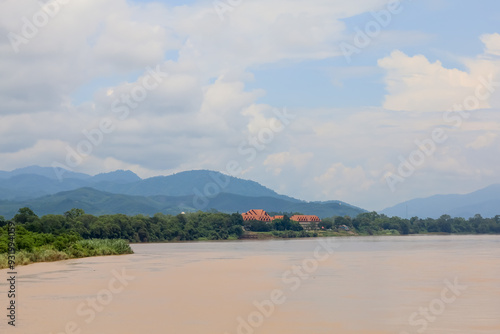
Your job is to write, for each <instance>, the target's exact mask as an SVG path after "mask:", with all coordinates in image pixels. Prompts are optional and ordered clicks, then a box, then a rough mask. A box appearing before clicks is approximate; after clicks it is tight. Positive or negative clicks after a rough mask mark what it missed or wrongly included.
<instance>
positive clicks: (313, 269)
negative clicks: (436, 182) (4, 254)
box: [0, 236, 500, 334]
mask: <svg viewBox="0 0 500 334" xmlns="http://www.w3.org/2000/svg"><path fill="white" fill-rule="evenodd" d="M325 245H326V246H325ZM333 245H334V246H335V247H333ZM329 247H330V248H329ZM132 248H133V249H134V251H135V254H133V255H124V256H113V257H101V258H88V259H79V260H70V261H62V262H57V263H43V264H34V265H30V266H26V267H19V268H18V273H19V275H18V276H19V281H18V291H19V296H18V304H19V312H18V319H17V322H18V326H17V327H16V329H15V331H13V330H12V329H11V328H8V326H7V325H6V321H4V320H3V321H2V322H1V323H0V329H1V330H0V332H1V333H4V332H8V333H10V332H13V333H14V332H16V333H54V334H55V333H58V334H59V333H73V332H75V333H76V330H80V333H109V334H111V333H121V334H122V333H143V332H151V333H160V332H161V333H164V332H166V333H183V334H190V333H220V334H224V333H228V334H233V333H245V334H251V333H262V334H267V333H269V334H270V333H284V332H286V333H292V334H294V333H340V334H344V333H345V334H347V333H349V334H350V333H366V334H368V333H369V334H375V333H384V334H385V333H397V334H399V333H407V334H413V333H481V334H483V333H484V334H490V333H496V334H497V333H500V237H497V236H409V237H351V238H330V239H303V240H270V241H245V242H241V241H236V242H214V243H209V242H203V243H176V244H135V245H133V246H132ZM329 250H330V251H331V253H332V254H330V253H329V252H328V251H329ZM5 275H6V270H2V271H0V277H2V280H1V282H0V289H1V291H5V288H6V283H4V282H5V280H4V279H3V277H5ZM117 275H118V276H117ZM120 275H121V276H122V277H121V280H120ZM123 277H126V279H124V278H123ZM122 281H123V282H122ZM273 293H274V295H273ZM277 296H279V298H278V297H277ZM6 301H7V296H6V293H5V292H2V293H1V295H0V306H1V307H2V308H3V307H4V305H6Z"/></svg>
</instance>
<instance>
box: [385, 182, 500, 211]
mask: <svg viewBox="0 0 500 334" xmlns="http://www.w3.org/2000/svg"><path fill="white" fill-rule="evenodd" d="M406 212H408V218H410V217H413V216H418V217H420V218H427V217H429V218H439V217H440V216H442V215H444V214H448V215H450V216H452V217H464V218H469V217H472V216H474V215H475V214H481V215H482V216H483V217H493V216H496V215H499V214H500V184H494V185H491V186H489V187H486V188H483V189H480V190H477V191H474V192H471V193H468V194H464V195H458V194H450V195H434V196H430V197H426V198H417V199H413V200H409V201H406V202H403V203H399V204H397V205H395V206H392V207H390V208H386V209H384V210H382V211H381V213H384V214H386V215H388V216H399V217H403V218H406V216H407V214H406Z"/></svg>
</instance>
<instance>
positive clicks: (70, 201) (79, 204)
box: [0, 188, 365, 218]
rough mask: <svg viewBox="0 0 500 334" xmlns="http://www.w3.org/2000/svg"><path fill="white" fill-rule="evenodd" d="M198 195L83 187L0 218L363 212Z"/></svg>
mask: <svg viewBox="0 0 500 334" xmlns="http://www.w3.org/2000/svg"><path fill="white" fill-rule="evenodd" d="M195 198H196V196H165V195H156V196H149V197H145V196H131V195H124V194H112V193H107V192H103V191H99V190H96V189H93V188H80V189H77V190H71V191H66V192H60V193H57V194H54V195H47V196H43V197H40V198H36V199H31V200H26V201H0V215H3V216H5V217H6V218H12V217H13V216H14V215H15V214H16V212H17V210H18V209H19V208H21V207H25V206H29V207H30V208H31V209H32V210H34V211H35V212H36V213H37V214H38V215H46V214H62V213H64V212H66V211H68V210H70V209H72V208H80V209H83V210H85V212H87V213H90V214H94V215H103V214H115V213H123V214H127V215H137V214H144V215H153V214H155V213H158V212H162V213H165V214H179V213H181V212H183V211H184V212H191V211H197V210H210V209H216V210H218V211H221V212H226V213H233V212H240V213H241V212H246V211H248V210H250V209H253V208H259V209H264V210H267V211H283V212H291V211H295V212H302V213H304V214H316V215H318V216H319V217H321V218H324V217H331V216H334V215H339V216H345V215H348V216H353V217H354V216H356V215H357V214H359V213H361V212H365V211H364V210H363V209H360V208H356V207H354V206H351V205H348V204H345V203H343V204H342V203H341V202H338V203H326V204H322V203H318V202H314V203H309V202H299V203H297V202H292V201H287V200H284V199H280V198H274V197H249V196H242V195H235V194H228V193H220V194H218V195H217V196H215V197H213V198H206V201H207V202H206V205H205V206H203V207H197V206H196V205H195V203H196V202H195V201H194V199H195Z"/></svg>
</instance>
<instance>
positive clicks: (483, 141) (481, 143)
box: [466, 132, 498, 150]
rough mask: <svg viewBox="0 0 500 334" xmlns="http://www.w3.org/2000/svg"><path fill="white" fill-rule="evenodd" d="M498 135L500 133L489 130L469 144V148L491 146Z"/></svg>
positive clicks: (476, 148)
mask: <svg viewBox="0 0 500 334" xmlns="http://www.w3.org/2000/svg"><path fill="white" fill-rule="evenodd" d="M497 137H498V134H496V133H492V132H488V133H486V134H484V135H481V136H479V137H477V138H476V139H475V140H474V141H473V142H472V143H469V144H467V146H466V147H467V148H469V147H470V148H473V149H475V150H478V149H482V148H486V147H489V146H491V145H492V144H493V143H494V142H495V139H496V138H497Z"/></svg>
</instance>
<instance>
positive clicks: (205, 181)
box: [0, 166, 365, 218]
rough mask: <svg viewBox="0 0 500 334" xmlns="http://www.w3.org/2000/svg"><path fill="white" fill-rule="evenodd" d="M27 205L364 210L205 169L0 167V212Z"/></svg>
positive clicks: (45, 208) (108, 209)
mask: <svg viewBox="0 0 500 334" xmlns="http://www.w3.org/2000/svg"><path fill="white" fill-rule="evenodd" d="M26 206H28V207H30V208H31V209H33V210H34V211H35V212H36V213H37V214H38V215H45V214H62V213H64V212H66V211H68V210H70V209H71V208H81V209H84V210H85V212H87V213H90V214H95V215H101V214H114V213H123V214H127V215H135V214H145V215H152V214H155V213H157V212H162V213H166V214H178V213H180V212H190V211H197V210H210V209H215V210H218V211H221V212H228V213H231V212H246V211H248V210H250V209H257V208H258V209H264V210H266V211H271V212H301V213H303V214H315V215H318V216H319V217H321V218H324V217H331V216H334V215H340V216H345V215H348V216H356V215H357V214H359V213H361V212H365V210H363V209H361V208H358V207H355V206H352V205H349V204H347V203H344V202H341V201H328V202H306V201H302V200H298V199H295V198H292V197H288V196H285V195H280V194H278V193H276V192H275V191H273V190H271V189H269V188H266V187H264V186H262V185H260V184H259V183H257V182H254V181H250V180H243V179H240V178H236V177H232V176H228V175H225V174H222V173H219V172H214V171H208V170H194V171H186V172H181V173H177V174H173V175H169V176H156V177H152V178H147V179H141V178H140V177H139V176H137V175H136V174H134V173H133V172H131V171H124V170H118V171H114V172H110V173H103V174H98V175H95V176H90V175H87V174H82V173H74V172H71V171H66V170H63V171H61V170H59V171H55V170H54V169H53V168H50V167H39V166H30V167H26V168H21V169H16V170H14V171H10V172H5V171H0V215H2V216H4V217H6V218H11V217H13V216H14V215H15V213H16V212H17V210H18V209H19V208H21V207H26Z"/></svg>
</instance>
